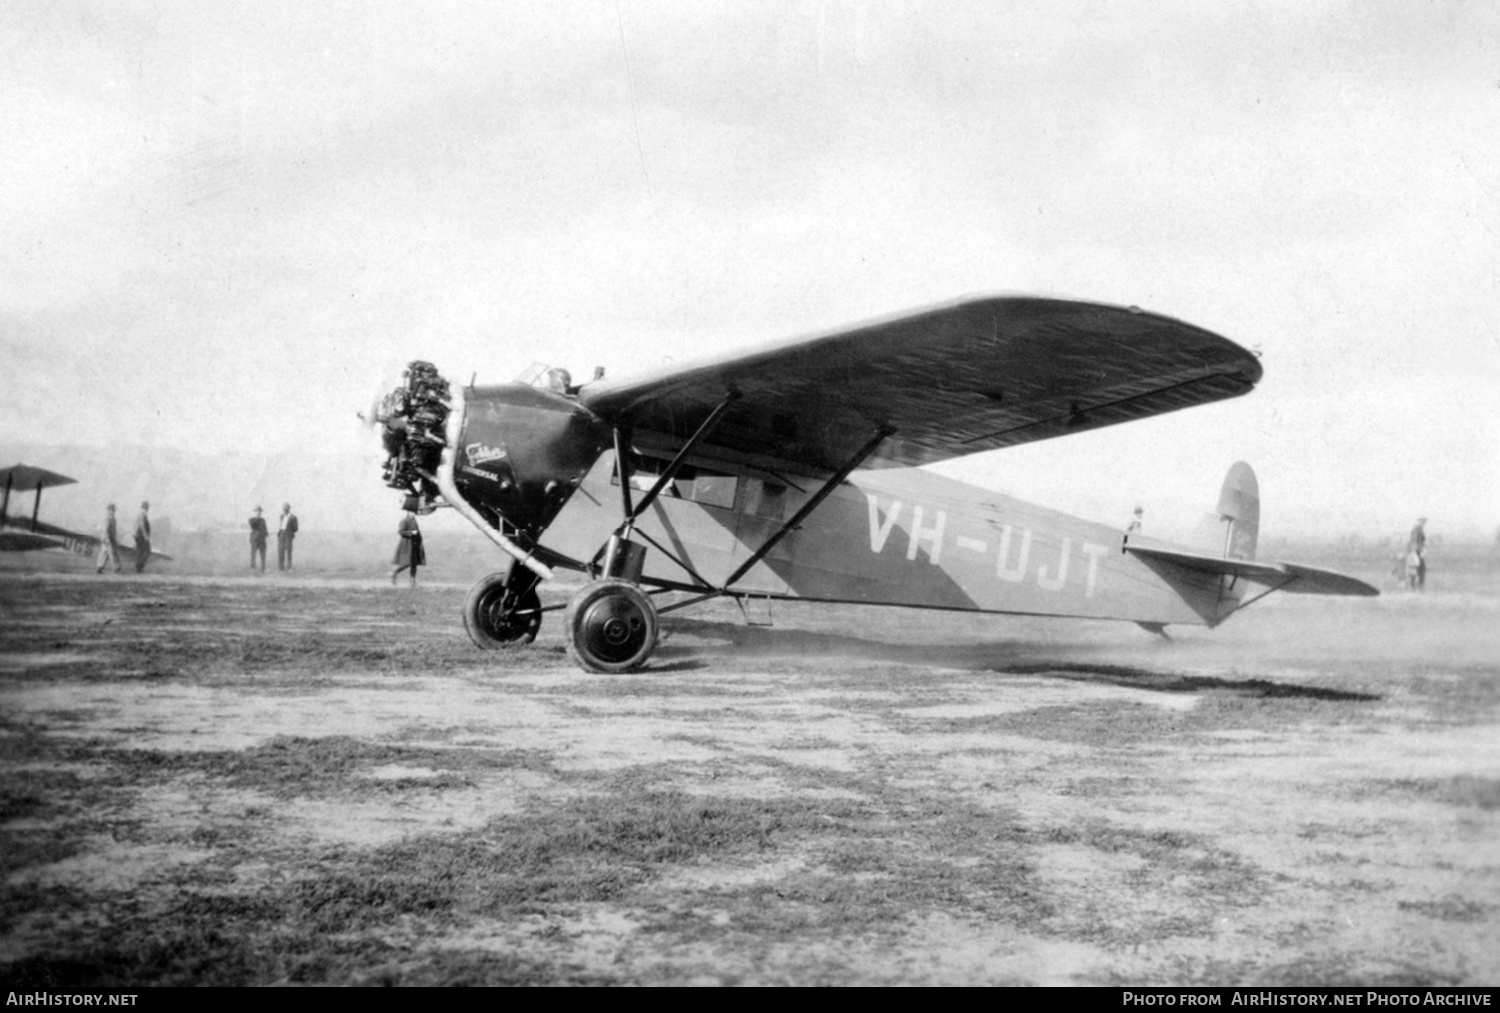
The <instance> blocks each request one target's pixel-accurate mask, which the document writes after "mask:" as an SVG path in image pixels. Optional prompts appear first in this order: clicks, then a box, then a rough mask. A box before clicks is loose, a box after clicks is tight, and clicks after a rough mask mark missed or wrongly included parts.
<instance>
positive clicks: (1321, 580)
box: [1281, 563, 1380, 598]
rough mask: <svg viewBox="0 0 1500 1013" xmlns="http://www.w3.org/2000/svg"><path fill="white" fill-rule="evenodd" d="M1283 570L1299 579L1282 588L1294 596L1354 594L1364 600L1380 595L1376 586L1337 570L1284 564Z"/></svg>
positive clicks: (1282, 565) (1299, 564) (1298, 564)
mask: <svg viewBox="0 0 1500 1013" xmlns="http://www.w3.org/2000/svg"><path fill="white" fill-rule="evenodd" d="M1281 568H1282V569H1283V570H1286V571H1287V572H1288V573H1290V574H1292V575H1293V576H1294V577H1296V578H1297V579H1296V580H1294V581H1293V582H1292V583H1290V584H1288V585H1287V586H1285V587H1283V588H1282V590H1283V591H1290V592H1291V593H1292V594H1353V595H1359V596H1361V597H1364V598H1373V597H1375V596H1376V595H1378V594H1380V592H1379V591H1378V590H1377V589H1376V588H1375V587H1374V586H1372V585H1370V584H1366V583H1365V582H1364V581H1362V580H1356V579H1355V578H1354V577H1351V576H1349V575H1348V574H1344V573H1339V572H1337V571H1335V570H1325V569H1323V568H1322V567H1320V566H1305V565H1303V564H1302V563H1282V564H1281Z"/></svg>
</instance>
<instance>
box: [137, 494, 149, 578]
mask: <svg viewBox="0 0 1500 1013" xmlns="http://www.w3.org/2000/svg"><path fill="white" fill-rule="evenodd" d="M150 513H151V504H150V503H149V502H147V501H146V500H141V512H140V513H139V514H137V515H136V518H135V572H136V573H145V572H146V564H147V563H149V562H150V561H151V518H150V516H149V514H150Z"/></svg>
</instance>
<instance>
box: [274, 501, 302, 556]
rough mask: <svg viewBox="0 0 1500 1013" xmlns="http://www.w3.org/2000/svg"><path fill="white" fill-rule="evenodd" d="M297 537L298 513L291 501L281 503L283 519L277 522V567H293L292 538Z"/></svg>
mask: <svg viewBox="0 0 1500 1013" xmlns="http://www.w3.org/2000/svg"><path fill="white" fill-rule="evenodd" d="M296 537H297V515H296V514H294V513H292V505H291V504H290V503H283V504H281V520H279V521H277V522H276V569H278V570H290V569H291V568H292V539H294V538H296Z"/></svg>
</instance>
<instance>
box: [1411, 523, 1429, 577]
mask: <svg viewBox="0 0 1500 1013" xmlns="http://www.w3.org/2000/svg"><path fill="white" fill-rule="evenodd" d="M1406 555H1407V558H1408V559H1411V560H1412V561H1413V562H1415V563H1416V565H1417V581H1416V589H1417V590H1418V591H1423V590H1426V588H1427V518H1426V517H1418V518H1417V523H1416V524H1415V525H1414V526H1413V527H1412V529H1411V534H1410V535H1408V536H1407V538H1406Z"/></svg>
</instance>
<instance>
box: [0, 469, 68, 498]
mask: <svg viewBox="0 0 1500 1013" xmlns="http://www.w3.org/2000/svg"><path fill="white" fill-rule="evenodd" d="M77 481H78V479H76V478H69V477H68V476H67V475H59V474H58V473H57V472H55V471H48V470H47V469H46V468H37V467H33V466H32V465H29V464H13V465H11V466H10V467H9V468H0V486H4V487H8V488H10V489H11V490H12V491H13V492H35V491H36V490H37V489H50V488H52V487H53V486H54V485H72V484H73V483H75V482H77Z"/></svg>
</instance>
